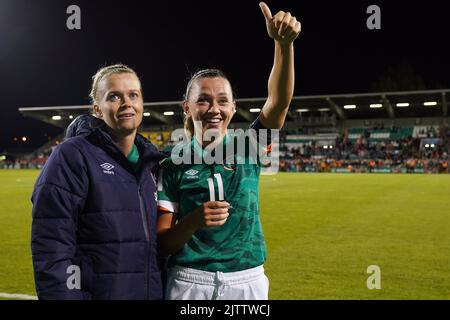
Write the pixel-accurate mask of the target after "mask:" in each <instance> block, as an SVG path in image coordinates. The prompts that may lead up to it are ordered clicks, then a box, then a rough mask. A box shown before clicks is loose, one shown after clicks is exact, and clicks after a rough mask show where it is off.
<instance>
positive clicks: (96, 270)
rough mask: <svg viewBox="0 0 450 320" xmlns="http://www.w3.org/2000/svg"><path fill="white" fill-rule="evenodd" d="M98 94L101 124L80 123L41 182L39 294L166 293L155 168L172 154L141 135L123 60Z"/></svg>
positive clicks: (100, 77)
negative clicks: (159, 245)
mask: <svg viewBox="0 0 450 320" xmlns="http://www.w3.org/2000/svg"><path fill="white" fill-rule="evenodd" d="M91 98H92V101H93V111H94V113H95V115H96V117H97V118H98V119H101V120H97V119H95V118H93V117H92V116H82V117H81V118H80V117H79V118H77V119H76V121H75V122H74V123H73V124H72V125H71V126H70V128H69V129H68V134H69V136H74V137H72V138H69V139H67V140H66V141H64V142H63V143H62V144H61V145H59V146H58V147H57V148H56V149H55V150H54V152H53V153H52V154H51V156H50V158H49V160H48V162H47V163H46V165H45V166H44V169H43V171H42V173H41V174H40V176H39V178H38V180H37V182H36V185H35V188H34V192H33V196H32V202H33V222H32V235H31V249H32V255H33V266H34V276H35V283H36V291H37V295H38V297H39V299H162V293H163V288H162V283H161V282H162V281H161V261H160V259H159V256H158V252H157V245H156V231H155V230H156V229H155V228H156V218H157V217H156V185H155V179H154V173H155V170H156V166H157V165H158V162H159V161H160V160H161V159H163V158H164V155H163V154H161V153H159V152H158V151H157V149H156V148H155V147H154V146H153V145H152V144H151V143H150V142H149V141H148V140H146V139H145V138H144V137H142V136H140V135H139V134H137V128H138V127H139V125H140V124H141V122H142V114H143V97H142V91H141V84H140V81H139V78H138V77H137V75H136V73H135V72H134V71H133V70H132V69H130V68H129V67H127V66H124V65H113V66H108V67H105V68H103V69H100V70H99V71H98V72H97V74H96V75H95V76H94V77H93V85H92V91H91ZM94 119H95V120H94ZM102 120H103V121H102ZM93 124H94V125H93Z"/></svg>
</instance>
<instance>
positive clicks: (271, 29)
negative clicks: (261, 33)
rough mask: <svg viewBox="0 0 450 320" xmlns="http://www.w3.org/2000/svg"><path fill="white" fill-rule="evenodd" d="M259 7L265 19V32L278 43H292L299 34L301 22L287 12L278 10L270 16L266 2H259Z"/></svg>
mask: <svg viewBox="0 0 450 320" xmlns="http://www.w3.org/2000/svg"><path fill="white" fill-rule="evenodd" d="M259 7H260V8H261V11H262V13H263V15H264V18H265V19H266V27H267V33H268V34H269V36H270V37H271V38H272V39H274V40H275V41H278V42H279V43H280V44H290V43H292V42H293V41H294V40H295V39H296V38H297V37H298V35H299V34H300V30H301V24H300V22H299V21H297V19H296V18H295V17H294V16H292V15H291V14H290V13H289V12H284V11H279V12H278V13H277V14H276V15H274V16H272V12H271V11H270V9H269V7H268V6H267V4H265V3H264V2H260V3H259Z"/></svg>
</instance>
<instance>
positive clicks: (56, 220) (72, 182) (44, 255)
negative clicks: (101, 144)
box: [31, 141, 90, 300]
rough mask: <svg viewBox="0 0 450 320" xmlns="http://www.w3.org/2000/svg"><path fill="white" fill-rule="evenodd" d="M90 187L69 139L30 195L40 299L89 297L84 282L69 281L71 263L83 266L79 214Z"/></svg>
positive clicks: (82, 160) (32, 242)
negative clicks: (78, 248)
mask: <svg viewBox="0 0 450 320" xmlns="http://www.w3.org/2000/svg"><path fill="white" fill-rule="evenodd" d="M88 188H89V180H88V176H87V169H86V165H85V162H84V158H83V156H82V154H81V153H80V152H79V150H78V149H77V148H76V147H75V146H74V145H73V144H71V143H69V142H68V141H67V142H64V143H62V144H61V145H59V146H58V147H57V148H56V149H55V150H54V151H53V153H52V154H51V156H50V158H49V160H48V161H47V163H46V165H45V166H44V168H43V171H42V172H41V174H40V176H39V178H38V180H37V182H36V184H35V187H34V191H33V195H32V198H31V201H32V203H33V209H32V216H33V219H32V226H31V252H32V259H33V268H34V277H35V284H36V292H37V295H38V298H39V299H45V300H47V299H58V300H59V299H88V298H90V294H89V293H88V292H86V291H83V287H82V286H83V284H82V283H81V288H80V289H77V288H76V286H75V288H74V286H73V285H68V282H69V283H72V284H73V283H74V282H72V281H71V280H73V279H74V278H73V277H72V278H71V279H69V277H71V276H72V275H74V272H73V271H71V268H69V267H70V266H74V265H75V266H78V267H80V265H79V264H80V261H78V260H77V257H76V229H77V227H76V226H77V216H78V214H79V213H80V212H81V210H82V209H83V207H84V203H85V199H86V196H87V190H88ZM72 268H73V267H72ZM72 270H73V269H72ZM81 272H83V270H81ZM79 279H81V275H80V276H79ZM80 281H81V280H80Z"/></svg>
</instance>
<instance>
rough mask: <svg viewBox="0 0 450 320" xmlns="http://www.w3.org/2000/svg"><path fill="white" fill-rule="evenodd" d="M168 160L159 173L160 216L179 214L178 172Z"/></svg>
mask: <svg viewBox="0 0 450 320" xmlns="http://www.w3.org/2000/svg"><path fill="white" fill-rule="evenodd" d="M173 167H174V166H173V164H171V161H170V159H166V160H165V161H164V162H163V163H162V166H161V168H160V170H159V172H158V215H162V214H165V213H178V207H179V203H180V199H179V191H178V182H177V179H176V170H175V168H173Z"/></svg>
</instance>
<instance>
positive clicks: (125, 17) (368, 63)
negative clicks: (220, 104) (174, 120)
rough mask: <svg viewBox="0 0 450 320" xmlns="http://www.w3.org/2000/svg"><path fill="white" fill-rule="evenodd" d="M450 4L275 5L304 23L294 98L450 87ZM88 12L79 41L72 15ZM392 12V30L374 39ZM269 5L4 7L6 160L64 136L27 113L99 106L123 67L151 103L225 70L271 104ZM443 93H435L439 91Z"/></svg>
mask: <svg viewBox="0 0 450 320" xmlns="http://www.w3.org/2000/svg"><path fill="white" fill-rule="evenodd" d="M444 3H445V2H444V1H442V2H441V1H439V2H438V1H418V2H412V1H398V0H397V1H390V2H380V1H370V2H369V1H310V0H308V1H300V0H295V1H294V0H291V1H275V0H271V1H267V4H268V5H269V6H270V7H271V9H272V12H273V13H275V12H276V11H278V10H280V9H283V10H285V11H290V12H292V13H293V14H294V15H295V16H297V18H298V19H299V20H300V21H301V22H302V33H301V35H300V37H299V39H298V40H297V41H296V77H297V80H296V90H295V95H310V94H332V93H350V92H367V91H368V90H369V89H370V86H371V84H372V83H373V81H374V80H375V79H376V78H377V77H379V76H380V75H381V74H382V73H383V72H384V71H385V70H386V69H387V68H388V67H389V66H396V65H398V64H399V63H400V62H401V61H402V60H403V59H406V60H407V61H408V62H409V63H410V64H411V65H412V67H413V68H414V70H415V71H416V72H417V74H418V75H420V76H421V77H422V78H423V79H424V80H425V83H427V84H434V83H440V84H441V85H442V86H444V87H447V88H449V87H450V49H449V46H448V43H449V33H450V32H449V31H450V24H449V22H448V21H449V18H448V12H449V11H448V10H446V9H447V8H446V7H445V6H444ZM71 4H76V5H78V6H80V8H81V27H82V29H81V30H79V31H70V30H68V29H67V28H66V19H67V17H68V14H66V8H67V7H68V6H69V5H71ZM371 4H377V5H379V6H380V7H381V16H382V29H381V30H376V31H372V30H368V29H367V28H366V19H367V17H368V14H366V9H367V7H368V6H369V5H371ZM272 55H273V43H272V42H271V40H269V38H268V36H267V34H266V30H265V25H264V18H263V16H262V14H261V12H260V9H259V6H258V1H254V0H240V1H232V0H228V1H214V0H210V1H188V0H186V1H165V2H163V1H142V0H140V1H137V0H127V1H121V2H115V1H103V0H101V1H100V0H91V1H76V0H72V1H65V0H45V1H44V0H33V1H30V0H29V1H25V0H0V71H1V75H0V93H1V97H2V99H1V100H0V108H1V109H0V110H1V118H0V119H1V120H0V121H1V125H0V151H2V150H5V149H6V150H8V149H11V148H13V147H14V146H15V144H14V143H13V138H14V137H15V136H22V135H25V136H29V137H31V139H30V141H28V142H27V143H28V144H29V145H32V146H39V144H41V143H43V142H44V141H45V137H44V134H45V133H48V134H51V135H54V134H56V133H58V132H59V131H60V130H59V129H56V128H53V127H52V126H49V125H45V124H42V123H40V122H38V121H35V120H32V119H29V118H24V117H22V116H21V115H20V113H19V112H18V111H17V108H18V107H20V106H52V105H53V106H57V105H59V106H60V105H79V104H87V103H88V98H87V97H88V93H89V90H90V85H91V76H92V75H93V74H94V73H95V71H96V70H97V69H98V68H99V67H100V66H101V65H104V64H110V63H116V62H122V63H125V64H128V65H130V66H131V67H133V68H134V69H135V70H136V71H137V72H138V74H139V75H140V76H141V80H142V82H143V87H144V94H145V101H167V100H179V99H181V96H182V93H183V91H184V87H185V85H186V80H187V78H188V76H189V73H191V72H193V71H195V70H197V69H200V68H204V67H218V68H222V69H223V70H224V71H225V72H226V73H227V74H228V75H229V76H230V78H231V80H232V82H233V84H234V87H235V90H236V91H237V95H238V97H241V98H245V97H256V96H265V95H266V84H267V77H268V75H269V73H270V69H271V66H272ZM431 88H432V87H430V89H431Z"/></svg>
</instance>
